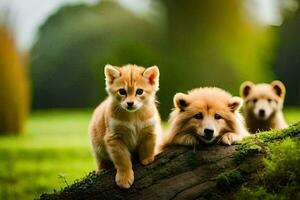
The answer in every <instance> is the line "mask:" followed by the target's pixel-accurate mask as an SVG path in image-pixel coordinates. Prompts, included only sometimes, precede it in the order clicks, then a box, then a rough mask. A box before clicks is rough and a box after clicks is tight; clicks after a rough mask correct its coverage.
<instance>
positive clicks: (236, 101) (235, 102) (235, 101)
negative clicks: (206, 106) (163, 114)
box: [228, 97, 243, 112]
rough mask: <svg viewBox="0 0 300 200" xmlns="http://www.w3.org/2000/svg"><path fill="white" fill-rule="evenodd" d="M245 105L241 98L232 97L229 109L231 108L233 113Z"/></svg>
mask: <svg viewBox="0 0 300 200" xmlns="http://www.w3.org/2000/svg"><path fill="white" fill-rule="evenodd" d="M242 105H243V99H242V98H240V97H232V98H231V100H230V101H229V104H228V107H229V108H230V110H231V112H234V111H237V110H239V109H240V108H241V107H242Z"/></svg>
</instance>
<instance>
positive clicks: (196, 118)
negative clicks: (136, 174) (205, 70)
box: [162, 87, 249, 148]
mask: <svg viewBox="0 0 300 200" xmlns="http://www.w3.org/2000/svg"><path fill="white" fill-rule="evenodd" d="M242 102H243V100H242V99H241V98H240V97H232V96H231V95H230V94H229V93H228V92H225V91H224V90H222V89H219V88H213V87H204V88H198V89H193V90H191V91H189V92H188V94H183V93H177V94H176V95H175V96H174V105H175V109H174V111H173V112H172V113H171V115H170V129H169V132H168V136H167V139H165V142H164V144H163V145H162V148H164V147H165V146H166V145H169V144H181V145H189V146H194V145H196V144H198V143H199V142H200V141H203V142H205V143H211V142H213V141H214V140H216V139H217V140H219V141H221V142H222V143H223V144H226V145H231V144H233V143H235V142H236V141H239V140H242V139H243V138H244V137H246V136H248V135H249V133H248V132H247V130H246V129H245V127H244V124H243V119H242V116H241V115H240V114H239V112H238V111H239V109H240V107H241V105H242Z"/></svg>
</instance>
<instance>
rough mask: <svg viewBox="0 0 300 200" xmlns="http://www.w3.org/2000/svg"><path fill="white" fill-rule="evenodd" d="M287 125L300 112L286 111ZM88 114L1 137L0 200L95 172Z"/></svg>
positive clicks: (57, 116) (33, 124) (42, 116)
mask: <svg viewBox="0 0 300 200" xmlns="http://www.w3.org/2000/svg"><path fill="white" fill-rule="evenodd" d="M285 114H286V119H287V121H288V123H289V124H291V123H293V122H296V121H298V120H300V108H288V109H286V112H285ZM90 116H91V111H66V110H65V111H47V112H37V113H34V114H32V115H31V117H30V119H29V122H28V127H27V130H28V131H27V134H25V135H23V136H19V137H7V136H6V137H0V199H33V198H37V197H38V196H39V194H40V193H42V192H50V191H53V189H56V190H59V189H60V188H61V187H64V186H66V185H67V184H71V183H72V182H73V181H74V180H75V179H78V178H81V177H83V176H85V175H86V174H87V173H88V172H89V171H91V170H94V168H95V165H94V161H93V158H92V155H91V151H90V146H89V139H88V135H87V126H88V123H89V119H90Z"/></svg>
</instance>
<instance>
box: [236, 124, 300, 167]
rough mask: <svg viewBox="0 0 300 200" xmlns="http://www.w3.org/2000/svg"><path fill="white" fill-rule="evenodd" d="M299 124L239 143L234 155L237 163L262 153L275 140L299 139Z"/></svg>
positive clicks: (261, 134) (262, 133)
mask: <svg viewBox="0 0 300 200" xmlns="http://www.w3.org/2000/svg"><path fill="white" fill-rule="evenodd" d="M299 133H300V122H298V123H296V124H294V125H292V126H290V127H289V128H287V129H282V130H272V131H266V132H260V133H257V134H254V135H252V136H251V137H249V138H246V139H245V140H243V141H242V142H241V143H240V146H239V147H238V148H237V151H236V152H235V154H234V160H235V161H236V162H237V163H240V162H242V161H243V160H244V159H245V158H246V157H247V156H249V155H251V154H254V153H259V152H262V151H264V149H265V147H266V146H267V144H268V143H271V142H273V141H275V140H283V139H285V138H288V137H299Z"/></svg>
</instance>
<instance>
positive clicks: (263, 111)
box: [258, 109, 266, 117]
mask: <svg viewBox="0 0 300 200" xmlns="http://www.w3.org/2000/svg"><path fill="white" fill-rule="evenodd" d="M258 114H259V116H261V117H264V116H265V115H266V111H265V110H264V109H259V111H258Z"/></svg>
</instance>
